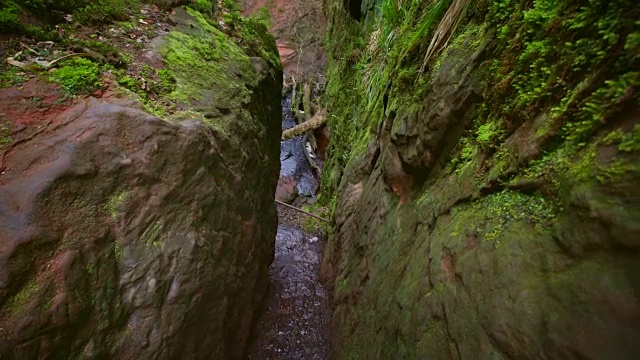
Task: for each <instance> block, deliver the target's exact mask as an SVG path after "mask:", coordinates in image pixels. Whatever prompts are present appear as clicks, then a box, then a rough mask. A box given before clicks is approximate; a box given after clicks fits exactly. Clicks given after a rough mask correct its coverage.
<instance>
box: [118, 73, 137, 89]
mask: <svg viewBox="0 0 640 360" xmlns="http://www.w3.org/2000/svg"><path fill="white" fill-rule="evenodd" d="M118 84H120V85H122V86H124V87H125V88H126V89H129V90H131V91H136V79H134V78H132V77H131V76H129V75H125V76H123V77H121V78H120V79H118Z"/></svg>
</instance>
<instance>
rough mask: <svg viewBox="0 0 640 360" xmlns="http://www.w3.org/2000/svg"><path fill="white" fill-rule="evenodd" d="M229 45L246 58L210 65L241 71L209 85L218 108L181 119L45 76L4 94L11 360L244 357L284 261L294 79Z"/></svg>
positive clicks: (166, 51)
mask: <svg viewBox="0 0 640 360" xmlns="http://www.w3.org/2000/svg"><path fill="white" fill-rule="evenodd" d="M191 19H192V20H191V21H192V22H193V24H191V25H190V26H189V28H190V29H192V30H191V35H189V36H192V37H194V36H200V37H203V38H206V37H207V36H209V35H210V34H209V33H210V32H212V31H214V30H213V29H208V30H206V31H205V30H203V29H202V27H201V26H203V25H202V24H201V25H200V27H199V25H198V22H197V21H196V20H195V19H193V18H191ZM193 29H195V30H193ZM176 34H178V30H174V31H172V32H171V33H170V34H169V36H168V39H169V40H168V41H166V42H165V43H164V45H162V46H163V47H162V49H161V52H160V53H161V54H162V55H163V56H168V55H170V53H171V51H172V46H173V45H172V40H171V39H172V38H171V37H172V36H173V37H178V36H179V35H176ZM183 37H184V36H183ZM215 39H216V40H215V41H214V40H208V41H209V43H210V46H212V48H214V47H216V46H218V47H220V48H222V49H223V50H225V49H226V50H229V49H231V50H233V52H234V56H236V57H237V58H238V59H236V60H234V59H233V58H229V57H226V58H225V59H219V60H216V59H208V61H209V62H210V63H211V64H213V65H212V66H215V64H216V61H217V62H218V63H220V64H222V65H221V66H226V65H225V61H226V62H230V61H233V66H236V67H237V71H241V72H242V74H241V75H238V76H236V75H234V72H233V71H226V72H224V73H223V74H222V75H221V76H223V75H224V76H226V77H223V78H222V79H223V81H220V83H219V84H218V83H216V80H215V78H209V77H208V78H207V79H206V80H205V81H204V82H198V81H196V85H193V86H203V87H208V88H207V89H201V90H202V91H196V90H197V89H195V88H194V87H193V86H192V87H191V88H190V89H192V90H193V93H194V94H197V93H199V94H202V95H201V96H208V98H209V100H208V102H207V101H204V100H202V99H199V98H198V97H197V96H195V95H194V96H192V97H191V98H190V99H189V100H188V101H187V102H186V104H183V106H184V105H188V104H189V103H193V104H197V106H198V108H196V109H195V110H196V111H195V112H194V111H190V112H188V113H187V114H188V116H186V115H182V116H176V119H177V118H180V119H183V120H180V121H178V120H173V121H169V120H164V119H160V118H158V117H155V116H152V115H149V114H148V113H146V112H145V111H144V110H142V109H141V107H140V106H139V104H137V103H136V102H135V101H125V100H113V99H112V100H109V99H106V98H103V99H97V98H92V97H90V98H85V99H81V100H78V101H75V102H73V103H69V101H67V102H65V101H64V98H59V97H58V94H57V93H56V91H55V90H52V89H51V85H48V84H43V83H40V82H39V80H32V81H31V82H29V83H27V84H25V86H24V87H22V88H20V89H17V88H11V89H2V90H0V98H2V99H3V100H2V101H1V102H0V113H2V118H1V121H2V122H1V126H0V135H1V136H2V137H1V139H2V141H1V142H0V144H2V145H0V146H2V152H1V153H0V174H1V175H0V358H2V359H36V358H42V359H44V358H46V359H68V358H78V359H82V358H84V359H95V358H120V359H203V358H213V359H238V358H241V357H242V356H243V353H244V351H245V347H246V344H247V340H248V336H249V332H250V329H251V327H252V325H253V323H254V320H255V319H256V312H257V309H258V308H259V307H260V305H261V302H262V299H263V297H264V294H265V292H266V289H267V284H268V279H267V275H268V266H269V264H270V262H271V261H272V258H273V246H274V239H275V234H276V227H277V214H276V210H275V205H274V203H273V194H274V191H275V188H276V184H277V178H278V172H279V156H278V155H279V139H280V134H281V130H280V106H279V103H280V99H279V97H280V93H281V77H280V76H278V75H279V74H281V70H280V69H279V65H278V64H277V63H274V62H271V63H269V62H265V61H264V60H262V59H261V58H259V57H254V58H250V57H249V56H248V55H246V54H244V53H243V52H242V49H240V48H239V47H238V46H236V45H234V44H232V43H224V41H225V40H224V39H225V38H224V36H223V35H222V34H221V33H217V37H216V38H215ZM271 42H273V40H271ZM272 45H273V46H271V47H272V48H273V49H275V44H272ZM274 52H275V50H274ZM243 54H244V55H243ZM229 59H231V60H229ZM205 65H206V64H205ZM205 65H203V67H202V68H196V69H191V70H192V71H194V74H196V75H197V71H198V70H199V69H200V70H202V69H204V68H205V67H206V66H205ZM227 65H229V64H227ZM167 66H168V69H169V70H171V71H174V76H175V78H176V80H177V82H178V84H177V85H178V88H181V87H182V86H183V84H185V83H187V82H189V81H193V78H188V77H187V75H186V74H185V73H183V72H180V71H179V69H176V67H177V66H178V65H175V64H173V65H172V64H171V63H169V62H168V61H167ZM209 68H211V67H209ZM215 69H217V68H215ZM223 69H224V67H223ZM204 76H205V75H201V77H204ZM198 80H199V79H198ZM231 87H232V88H233V89H236V90H237V91H238V92H236V93H235V95H233V96H232V97H230V99H227V100H229V101H227V102H226V103H224V104H221V103H220V101H218V102H217V103H216V104H213V105H212V104H210V103H211V100H210V99H211V98H213V99H215V98H216V97H217V96H219V95H217V94H218V93H219V92H220V91H226V90H228V88H231ZM205 90H206V91H205ZM207 94H209V95H207ZM211 94H214V95H215V96H214V95H211ZM36 96H37V97H38V99H39V100H38V101H30V99H31V100H32V99H33V98H34V97H36ZM230 100H233V101H230ZM200 114H202V115H200ZM184 119H186V120H184Z"/></svg>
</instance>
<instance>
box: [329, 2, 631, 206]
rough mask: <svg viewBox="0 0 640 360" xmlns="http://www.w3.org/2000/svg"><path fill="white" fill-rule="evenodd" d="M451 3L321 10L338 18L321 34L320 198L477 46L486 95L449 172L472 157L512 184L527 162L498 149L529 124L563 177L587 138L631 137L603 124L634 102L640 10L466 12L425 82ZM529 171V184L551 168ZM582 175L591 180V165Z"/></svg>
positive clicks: (590, 7)
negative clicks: (326, 141) (325, 64)
mask: <svg viewBox="0 0 640 360" xmlns="http://www.w3.org/2000/svg"><path fill="white" fill-rule="evenodd" d="M451 3H452V2H451V1H442V0H439V1H429V2H420V1H412V2H407V3H403V5H402V6H398V4H397V2H396V1H394V0H385V1H382V2H381V3H380V4H379V6H378V7H377V8H376V10H374V11H371V12H369V13H367V15H366V19H365V20H363V21H361V22H358V21H356V20H355V19H353V18H352V17H350V15H349V13H348V12H347V11H346V10H344V9H342V8H341V6H340V5H339V4H335V5H332V6H328V9H330V11H331V17H332V18H333V19H334V21H333V23H332V25H331V26H330V27H329V29H328V43H327V45H328V46H327V47H328V50H329V52H330V53H331V56H330V62H329V70H328V71H329V78H330V81H329V84H328V88H327V93H326V95H325V102H326V103H327V104H328V107H329V112H330V114H332V116H331V117H330V119H329V122H330V125H331V128H332V143H331V148H330V157H329V161H328V162H327V167H329V168H330V169H331V168H333V171H326V172H325V179H324V180H325V181H323V186H324V191H325V193H329V194H331V193H335V189H336V187H337V185H338V183H339V174H340V173H341V169H343V168H344V167H345V165H346V163H347V161H348V160H349V159H350V158H354V157H357V156H358V155H359V154H362V153H363V152H364V149H365V147H366V144H367V142H368V139H369V138H370V136H371V134H372V133H375V132H376V131H377V129H378V126H379V124H380V122H381V121H382V119H383V118H384V117H385V116H386V114H389V113H391V112H399V113H407V112H411V111H414V110H412V109H418V108H419V107H420V104H421V103H422V102H423V101H424V99H425V94H427V92H428V91H429V90H430V89H431V87H432V86H433V80H434V79H435V78H436V77H437V75H438V73H439V72H440V71H443V70H442V64H443V63H449V64H451V63H455V61H456V58H457V57H459V56H462V55H464V54H468V52H465V50H462V49H473V48H477V47H478V46H479V45H480V44H481V43H482V42H485V41H487V42H488V46H487V49H488V53H487V55H486V56H485V58H486V60H485V63H486V65H483V66H482V67H481V68H479V69H478V70H477V71H476V72H475V74H474V76H476V77H478V78H479V79H480V81H481V82H482V84H483V86H484V87H485V90H484V93H483V102H482V104H481V106H479V107H478V108H477V110H476V111H475V113H476V115H475V119H473V121H472V126H471V127H470V128H468V129H466V131H465V132H464V134H463V136H462V137H461V138H460V140H459V142H458V145H457V146H456V147H455V148H454V149H452V151H451V153H450V155H449V157H450V160H449V162H451V163H452V164H453V165H451V166H448V167H447V168H448V169H449V170H450V171H453V170H456V169H458V168H459V166H463V165H465V164H467V163H468V160H469V159H470V157H471V154H476V156H478V155H479V154H484V156H488V157H489V162H488V164H489V168H490V169H492V171H488V172H487V173H491V178H492V179H496V178H498V179H501V181H509V180H510V179H511V178H513V176H514V175H515V173H516V169H517V168H518V167H521V166H526V164H522V163H520V162H519V163H517V164H513V162H514V161H518V160H517V159H518V156H516V154H514V152H513V151H514V150H513V149H512V148H511V147H509V146H506V145H505V140H506V139H508V138H509V137H510V136H511V135H513V134H514V132H515V131H516V130H517V129H518V128H519V127H520V126H521V125H522V124H523V123H525V122H528V121H532V120H533V119H536V118H542V119H543V121H536V122H535V124H536V127H537V128H536V132H537V134H538V135H537V136H538V139H537V140H535V141H538V142H539V143H540V144H541V147H542V149H543V151H542V153H544V154H545V155H544V156H545V157H546V158H547V159H551V158H556V159H555V160H554V161H553V164H554V165H556V166H557V165H558V164H560V163H562V164H564V165H563V167H564V168H565V169H567V168H569V167H573V165H572V164H574V163H575V161H576V159H577V158H581V155H578V152H580V151H581V149H582V148H583V147H585V146H594V144H595V143H596V142H597V141H594V140H593V139H595V137H605V136H606V135H607V133H608V132H610V131H623V132H625V133H626V132H628V131H629V130H631V128H629V127H623V128H622V129H615V128H614V129H612V128H611V127H610V126H608V125H607V121H606V120H605V119H608V118H611V117H615V116H616V114H617V113H619V112H620V111H621V110H622V109H623V108H624V107H625V106H627V105H628V104H630V103H636V104H637V103H638V97H639V96H638V88H639V86H640V73H639V72H637V70H633V69H638V68H640V56H639V55H638V54H639V51H638V50H639V49H640V44H638V41H639V39H640V21H638V20H637V19H638V18H640V14H639V11H640V10H638V7H637V6H635V5H634V4H633V2H632V1H628V0H618V1H613V2H612V1H604V0H589V1H582V2H567V1H552V0H539V1H535V2H528V1H520V0H496V1H481V2H478V3H474V4H471V5H469V6H468V7H467V8H466V11H465V12H464V14H463V17H462V19H461V20H460V22H459V25H457V27H455V28H454V32H453V35H452V38H451V40H450V41H449V46H448V47H446V48H445V49H444V51H442V52H441V53H440V54H439V56H437V57H436V58H434V59H433V60H432V61H430V62H429V63H428V64H426V69H425V70H426V71H425V72H424V73H423V74H421V64H422V59H423V58H424V54H425V52H426V50H427V47H428V46H429V44H430V38H431V36H432V34H433V33H434V31H435V29H436V27H437V26H438V23H439V22H440V20H441V19H442V17H443V14H444V12H445V11H446V10H447V8H448V7H449V5H451ZM344 39H348V41H345V40H344ZM458 48H459V49H461V50H456V49H458ZM445 70H446V69H445ZM335 79H340V80H339V81H336V80H335ZM359 94H362V95H361V96H360V95H359ZM356 95H358V96H356ZM629 136H632V135H629ZM532 160H536V159H532ZM622 161H625V160H622ZM549 164H551V163H549ZM536 165H537V167H536V169H537V170H536V171H537V176H542V175H543V174H544V173H546V172H548V171H554V169H553V168H552V167H549V168H547V167H541V166H539V165H540V163H539V162H537V163H536ZM514 166H515V167H514ZM596 167H597V166H596ZM626 168H627V169H629V168H633V167H629V166H627V167H626ZM584 169H585V171H587V170H586V168H584ZM556 170H558V169H556ZM561 171H562V170H561ZM588 171H590V172H591V173H592V174H594V175H595V173H593V171H595V170H593V168H592V170H588ZM336 176H338V178H336ZM325 198H326V196H325Z"/></svg>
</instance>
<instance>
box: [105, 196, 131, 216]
mask: <svg viewBox="0 0 640 360" xmlns="http://www.w3.org/2000/svg"><path fill="white" fill-rule="evenodd" d="M129 194H130V191H127V190H122V191H120V192H118V193H116V194H115V195H113V196H112V197H111V198H110V199H109V201H108V202H107V204H106V205H105V210H106V211H107V213H108V214H109V216H111V217H112V218H115V217H117V216H118V212H119V211H120V207H121V206H122V205H123V204H124V203H125V202H126V201H127V199H128V197H129Z"/></svg>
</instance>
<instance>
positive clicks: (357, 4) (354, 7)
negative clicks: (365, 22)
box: [343, 0, 362, 21]
mask: <svg viewBox="0 0 640 360" xmlns="http://www.w3.org/2000/svg"><path fill="white" fill-rule="evenodd" d="M343 4H344V8H345V10H347V11H348V12H349V15H351V17H352V18H354V19H355V20H356V21H360V20H361V19H362V11H361V9H362V0H343Z"/></svg>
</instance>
